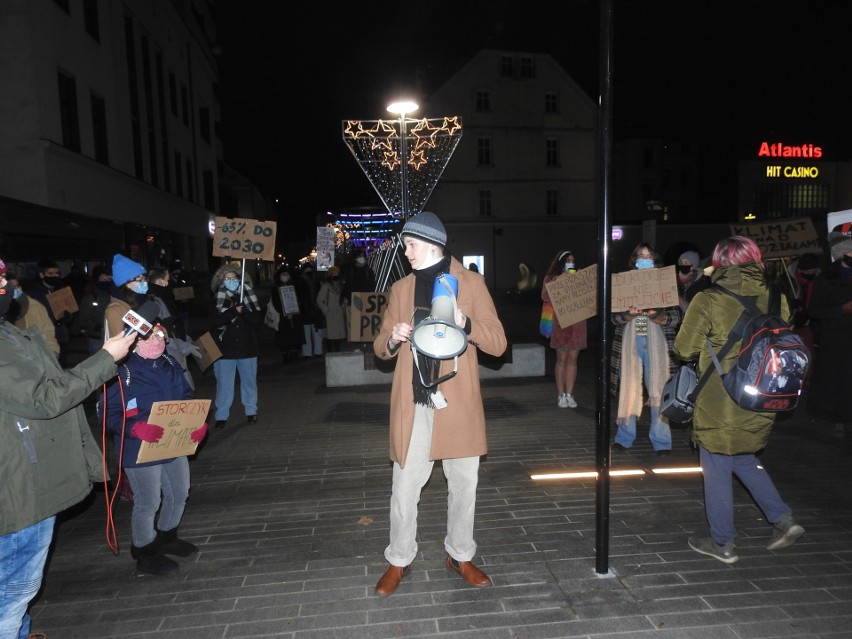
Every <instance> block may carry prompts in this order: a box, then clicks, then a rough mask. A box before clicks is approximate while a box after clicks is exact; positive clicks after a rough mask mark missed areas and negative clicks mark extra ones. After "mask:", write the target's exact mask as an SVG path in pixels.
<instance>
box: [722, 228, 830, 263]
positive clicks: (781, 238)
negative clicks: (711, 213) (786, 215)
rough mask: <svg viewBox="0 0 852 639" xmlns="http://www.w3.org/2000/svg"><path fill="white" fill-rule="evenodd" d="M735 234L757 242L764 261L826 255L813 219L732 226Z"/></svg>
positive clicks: (732, 232) (732, 231)
mask: <svg viewBox="0 0 852 639" xmlns="http://www.w3.org/2000/svg"><path fill="white" fill-rule="evenodd" d="M730 228H731V234H732V235H742V236H744V237H747V238H749V239H750V240H753V241H754V243H755V244H757V246H758V247H759V248H760V252H761V253H762V254H763V259H765V260H768V259H772V258H778V257H796V256H797V255H802V254H803V253H822V245H821V244H820V242H819V237H817V233H816V229H814V224H813V222H812V221H811V218H809V217H802V218H795V219H794V218H790V219H786V220H772V221H771V222H760V223H757V224H739V223H737V224H731V225H730Z"/></svg>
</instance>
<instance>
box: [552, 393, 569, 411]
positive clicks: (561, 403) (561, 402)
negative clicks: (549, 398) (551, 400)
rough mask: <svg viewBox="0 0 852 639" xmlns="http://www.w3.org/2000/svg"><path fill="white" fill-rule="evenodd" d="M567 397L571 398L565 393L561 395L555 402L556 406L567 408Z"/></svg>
mask: <svg viewBox="0 0 852 639" xmlns="http://www.w3.org/2000/svg"><path fill="white" fill-rule="evenodd" d="M569 397H571V396H570V395H568V394H566V393H562V395H560V396H559V399H558V400H557V402H556V405H557V406H559V408H568V398H569Z"/></svg>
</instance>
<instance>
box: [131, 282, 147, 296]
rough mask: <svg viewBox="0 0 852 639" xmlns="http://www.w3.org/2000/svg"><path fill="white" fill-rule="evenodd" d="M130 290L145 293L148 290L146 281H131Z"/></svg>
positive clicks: (139, 293)
mask: <svg viewBox="0 0 852 639" xmlns="http://www.w3.org/2000/svg"><path fill="white" fill-rule="evenodd" d="M130 290H131V291H133V292H134V293H137V294H138V295H145V294H146V293H147V292H148V282H133V283H131V284H130Z"/></svg>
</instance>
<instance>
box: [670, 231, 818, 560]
mask: <svg viewBox="0 0 852 639" xmlns="http://www.w3.org/2000/svg"><path fill="white" fill-rule="evenodd" d="M712 265H713V268H714V270H713V273H712V275H711V276H710V280H711V282H712V286H710V287H709V288H707V289H706V290H704V291H701V292H699V293H698V294H697V295H696V296H695V297H694V298H693V299H692V302H690V304H689V308H688V309H687V311H686V316H685V317H684V319H683V323H682V324H681V327H680V331H678V334H677V337H676V338H675V342H674V353H675V356H677V357H679V358H680V359H682V360H684V361H692V360H695V359H698V369H697V373H698V377H699V378H700V377H701V375H703V373H704V371H706V370H707V369H708V368H709V367H712V366H713V360H712V357H711V354H710V350H709V349H708V348H707V340H710V343H711V344H712V346H713V349H714V350H715V351H716V352H717V353H718V352H719V351H720V350H721V349H722V348H723V347H724V345H725V343H726V342H727V341H728V336H729V334H730V332H731V329H733V327H734V325H735V324H736V323H737V320H738V319H739V317H740V315H741V314H742V313H743V310H744V309H743V306H742V304H740V302H739V301H738V300H736V299H735V298H733V297H731V296H730V295H727V294H726V293H724V292H722V291H720V290H718V288H717V287H723V288H726V289H728V290H729V291H733V292H734V293H737V294H738V295H741V296H744V297H755V298H757V299H756V301H757V305H758V306H759V307H760V309H761V310H763V311H766V309H767V307H768V305H769V288H768V287H767V286H766V283H765V281H764V273H763V270H764V265H763V258H762V256H761V254H760V249H759V248H758V246H757V244H755V243H754V242H753V241H752V240H750V239H748V238H746V237H742V236H739V235H735V236H733V237H730V238H727V239H725V240H722V241H721V242H719V243H718V244H717V245H716V248H715V249H714V250H713V262H712ZM780 298H781V317H782V318H784V319H785V320H787V319H789V316H790V312H789V308H788V306H787V301H786V299H784V297H783V295H782V296H780ZM739 351H740V348H739V346H737V345H735V347H734V348H732V349H730V351H729V352H728V353H727V354H726V355H725V357H724V359H723V360H722V361H721V362H720V364H721V367H722V370H723V371H729V370H730V369H731V367H732V366H733V364H734V360H735V359H736V358H737V355H738V353H739ZM774 423H775V414H774V413H757V412H753V411H749V410H745V409H743V408H740V407H739V406H738V405H737V403H736V402H735V401H734V400H733V399H732V398H731V396H730V395H728V391H727V390H725V387H724V386H723V385H722V378H721V377H720V376H719V375H718V374H716V373H713V374H711V375H710V377H709V378H708V379H707V383H706V384H705V385H704V387H703V388H702V389H701V392H700V393H699V394H698V397H697V399H696V401H695V411H694V413H693V417H692V425H693V428H692V441H693V443H694V444H695V445H696V446H698V450H699V458H700V461H701V472H702V475H703V478H704V510H705V513H706V515H707V521H708V522H709V524H710V536H709V537H698V536H695V537H690V538H689V547H690V548H692V549H693V550H694V551H696V552H699V553H701V554H703V555H707V556H709V557H713V558H714V559H718V560H719V561H721V562H723V563H726V564H732V563H734V562H735V561H737V560H738V559H739V557H738V556H737V553H736V547H735V545H734V540H735V539H736V537H737V531H736V528H735V527H734V494H733V479H732V475H736V476H737V477H738V478H739V480H740V481H741V482H742V483H743V485H744V486H745V487H746V489H747V490H748V491H749V493H750V494H751V497H752V499H754V501H755V502H757V505H758V506H759V507H760V509H761V510H762V511H763V514H764V515H765V516H766V520H767V521H768V522H769V523H770V524H772V532H771V536H770V539H769V545H768V546H767V549H768V550H780V549H781V548H785V547H787V546H789V545H790V544H792V543H794V542H795V541H796V540H797V539H798V538H799V537H801V536H802V535H803V534H804V532H805V529H804V528H802V527H801V526H800V525H799V524H798V523H796V521H795V520H794V519H793V516H792V513H791V509H790V507H789V506H788V505H787V504H785V503H784V501H783V500H782V499H781V495H779V494H778V490H777V489H776V488H775V484H773V483H772V479H771V478H770V477H769V473H768V472H767V471H766V469H765V468H764V467H763V466H762V465H761V464H760V463H759V461H758V459H757V457H756V455H757V453H758V452H760V451H762V450H763V449H764V448H766V445H767V444H768V443H769V433H770V431H771V430H772V425H773V424H774Z"/></svg>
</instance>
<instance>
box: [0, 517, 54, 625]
mask: <svg viewBox="0 0 852 639" xmlns="http://www.w3.org/2000/svg"><path fill="white" fill-rule="evenodd" d="M55 523H56V517H55V516H53V517H48V518H47V519H43V520H42V521H40V522H38V523H37V524H33V525H32V526H28V527H26V528H24V529H23V530H19V531H17V532H13V533H8V534H6V535H3V536H2V537H0V639H25V638H26V636H27V635H28V634H30V615H29V614H28V613H27V606H29V603H30V601H32V598H33V597H35V596H36V594H37V593H38V591H39V588H41V578H42V575H43V574H44V563H45V561H47V551H48V550H49V549H50V542H51V541H52V540H53V527H54V524H55Z"/></svg>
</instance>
